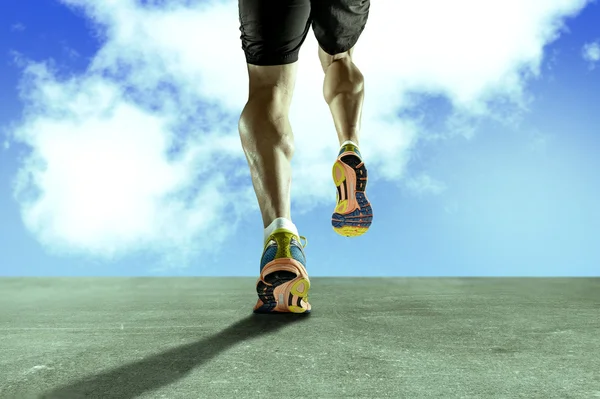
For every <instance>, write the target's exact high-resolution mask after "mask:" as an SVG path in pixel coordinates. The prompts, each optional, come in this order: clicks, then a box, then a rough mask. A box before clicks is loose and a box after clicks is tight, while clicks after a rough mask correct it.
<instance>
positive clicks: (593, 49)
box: [581, 40, 600, 69]
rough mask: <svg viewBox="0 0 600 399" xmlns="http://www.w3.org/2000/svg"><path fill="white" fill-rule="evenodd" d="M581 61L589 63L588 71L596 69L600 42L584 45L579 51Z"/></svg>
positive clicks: (599, 54) (599, 55)
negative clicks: (581, 57)
mask: <svg viewBox="0 0 600 399" xmlns="http://www.w3.org/2000/svg"><path fill="white" fill-rule="evenodd" d="M581 53H582V56H583V59H584V60H586V61H587V62H588V63H589V66H590V69H594V68H595V67H596V63H597V62H598V61H600V40H598V41H595V42H592V43H586V44H585V45H584V46H583V49H582V51H581Z"/></svg>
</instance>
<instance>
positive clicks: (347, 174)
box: [331, 144, 373, 237]
mask: <svg viewBox="0 0 600 399" xmlns="http://www.w3.org/2000/svg"><path fill="white" fill-rule="evenodd" d="M332 175H333V182H334V183H335V186H336V187H337V205H336V207H335V211H334V213H333V215H332V216H331V224H332V226H333V230H334V231H335V232H336V233H338V234H339V235H342V236H345V237H357V236H360V235H363V234H365V233H366V232H367V230H368V229H369V227H370V226H371V222H372V221H373V210H372V209H371V204H370V203H369V200H368V199H367V195H366V194H365V189H366V188H367V168H366V167H365V163H364V162H363V161H362V158H361V156H360V152H359V151H358V148H356V146H354V145H352V144H346V145H344V146H343V147H342V148H341V150H340V153H339V154H338V158H337V160H336V161H335V163H334V164H333V170H332Z"/></svg>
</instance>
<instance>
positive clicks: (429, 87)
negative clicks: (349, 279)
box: [0, 0, 600, 276]
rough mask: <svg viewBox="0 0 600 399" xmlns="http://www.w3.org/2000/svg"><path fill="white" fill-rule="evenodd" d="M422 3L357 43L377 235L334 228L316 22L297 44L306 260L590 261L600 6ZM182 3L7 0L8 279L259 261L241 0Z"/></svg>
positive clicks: (4, 200) (1, 46)
mask: <svg viewBox="0 0 600 399" xmlns="http://www.w3.org/2000/svg"><path fill="white" fill-rule="evenodd" d="M146 3H147V2H146ZM400 3H406V4H400ZM409 3H410V2H395V1H392V0H389V1H381V2H378V5H377V6H376V7H375V6H373V7H372V10H371V20H370V21H369V24H368V25H367V29H366V30H365V33H364V35H363V38H361V41H360V42H359V44H358V45H357V48H356V57H355V58H356V61H355V62H356V63H357V65H358V66H359V68H361V70H362V71H363V73H364V74H365V79H366V100H365V101H366V102H365V113H364V117H363V132H362V138H361V152H362V153H363V155H364V157H365V161H366V164H367V166H368V167H369V175H370V180H369V186H368V190H367V193H368V195H369V198H370V199H371V201H372V203H373V208H374V222H373V225H372V228H371V230H370V231H369V232H368V234H366V235H365V236H363V237H359V238H352V239H350V238H343V237H339V236H337V235H336V234H335V233H334V232H333V230H332V229H331V226H330V216H331V213H332V210H333V207H334V201H335V188H334V186H333V183H332V182H331V177H330V170H331V169H330V168H331V165H332V163H333V160H334V159H335V155H336V153H337V141H336V135H335V130H334V129H333V124H332V122H331V118H330V116H329V111H328V109H327V108H326V105H325V103H324V101H323V100H322V98H321V87H322V71H320V67H319V65H318V58H317V56H316V54H317V52H316V49H317V47H316V46H317V44H316V41H315V39H314V37H313V36H312V32H310V33H309V37H308V39H307V40H306V42H305V44H304V46H303V49H302V51H301V54H300V70H299V77H298V82H297V86H296V89H297V90H296V94H295V98H294V104H293V105H292V112H291V116H290V118H291V121H292V125H293V128H294V134H295V137H296V155H295V158H294V168H295V169H294V177H293V185H294V187H293V190H294V191H293V195H294V199H293V219H294V222H295V223H296V225H297V226H298V228H299V231H300V234H302V235H304V236H307V238H308V241H309V243H308V246H307V248H306V252H307V257H308V270H309V273H310V275H311V276H337V275H341V276H592V275H596V276H597V275H598V274H599V273H598V272H599V270H600V238H599V237H600V234H599V233H600V206H599V201H598V199H599V198H600V176H599V174H598V173H597V171H598V170H600V157H598V155H597V154H599V153H600V128H599V126H600V113H599V112H598V108H597V106H596V104H598V103H600V28H598V26H597V24H594V23H593V21H598V20H599V18H600V6H599V5H598V3H597V2H589V1H588V2H586V1H583V0H582V1H568V0H557V1H540V2H537V3H539V4H536V3H534V2H521V1H520V0H514V1H504V2H496V1H486V2H477V1H468V0H463V1H458V2H455V3H453V5H452V6H451V5H442V6H440V5H439V4H438V5H437V6H436V9H437V10H438V11H439V12H436V13H435V15H432V14H431V13H430V10H431V9H432V5H431V4H429V3H430V2H427V1H424V2H420V3H419V5H414V4H409ZM172 4H174V5H172V6H171V7H169V8H164V6H160V5H157V6H152V7H149V6H141V5H139V4H138V3H136V2H134V1H116V2H115V1H106V0H102V1H100V0H98V1H75V0H71V1H65V2H59V1H51V0H36V1H35V2H34V1H33V0H20V1H17V0H6V1H5V2H4V3H3V5H2V13H0V30H1V34H0V59H1V60H2V62H0V129H1V130H0V133H1V134H2V137H1V138H0V275H5V276H17V275H25V276H33V275H35V276H38V275H42V276H57V275H74V276H75V275H77V276H88V275H89V276H107V275H125V276H129V275H150V276H154V275H157V276H164V275H217V276H218V275H222V276H233V275H237V276H256V275H257V273H258V267H259V266H258V265H259V258H260V254H261V252H262V224H261V219H260V215H259V213H258V208H257V206H256V200H255V197H254V193H253V192H252V190H251V183H250V178H249V174H248V171H247V165H246V163H245V159H244V156H243V152H242V149H241V145H240V143H239V139H238V136H237V118H238V117H239V113H240V111H241V109H242V107H243V104H244V102H245V97H246V95H247V77H246V71H245V64H244V58H243V53H242V51H241V48H240V42H239V31H238V30H237V28H238V26H237V10H236V7H237V2H235V1H233V2H232V1H226V2H209V3H207V2H173V3H172ZM185 4H187V5H185ZM436 4H437V3H436ZM34 5H35V6H34ZM188 7H189V8H188ZM440 7H442V8H443V9H440ZM30 10H35V12H31V11H30ZM5 11H6V12H5ZM517 15H518V16H519V18H516V16H517ZM442 16H443V17H442ZM389 32H395V36H394V37H395V38H396V39H395V40H391V39H390V36H389ZM382 43H385V45H382Z"/></svg>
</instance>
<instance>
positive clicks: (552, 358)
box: [0, 277, 600, 399]
mask: <svg viewBox="0 0 600 399" xmlns="http://www.w3.org/2000/svg"><path fill="white" fill-rule="evenodd" d="M255 281H256V279H255V278H245V277H243V278H205V277H195V278H184V277H175V278H142V277H140V278H3V279H0V398H2V399H9V398H52V399H68V398H102V399H130V398H169V399H171V398H173V399H178V398H182V399H184V398H185V399H193V398H211V399H212V398H269V399H270V398H294V399H298V398H307V399H315V398H369V399H375V398H410V399H412V398H445V399H448V398H478V399H479V398H543V399H550V398H586V399H593V398H600V278H544V279H539V278H313V279H311V282H312V288H311V292H310V296H309V300H310V302H311V304H312V307H313V313H312V314H311V315H309V316H302V315H253V314H252V307H253V306H254V304H255V303H256V293H255V291H254V285H255Z"/></svg>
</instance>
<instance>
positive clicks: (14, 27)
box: [10, 22, 25, 32]
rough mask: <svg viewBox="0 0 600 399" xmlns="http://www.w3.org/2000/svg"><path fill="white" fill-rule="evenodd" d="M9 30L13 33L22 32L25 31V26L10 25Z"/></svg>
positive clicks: (20, 24) (18, 23)
mask: <svg viewBox="0 0 600 399" xmlns="http://www.w3.org/2000/svg"><path fill="white" fill-rule="evenodd" d="M10 30H11V31H13V32H23V31H24V30H25V25H23V24H22V23H20V22H17V23H16V24H12V25H11V27H10Z"/></svg>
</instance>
